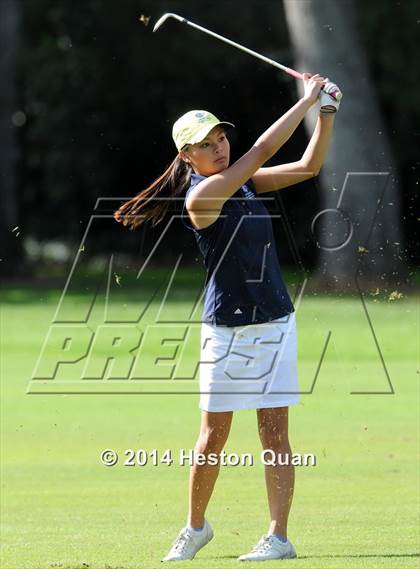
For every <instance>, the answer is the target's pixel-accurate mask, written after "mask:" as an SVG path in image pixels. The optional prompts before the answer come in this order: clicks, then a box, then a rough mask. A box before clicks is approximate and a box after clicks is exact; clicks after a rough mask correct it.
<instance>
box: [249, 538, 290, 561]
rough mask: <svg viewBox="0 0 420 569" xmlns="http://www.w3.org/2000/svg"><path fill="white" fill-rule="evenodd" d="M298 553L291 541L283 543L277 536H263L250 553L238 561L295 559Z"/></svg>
mask: <svg viewBox="0 0 420 569" xmlns="http://www.w3.org/2000/svg"><path fill="white" fill-rule="evenodd" d="M294 557H296V551H295V548H294V547H293V545H292V544H291V543H290V541H289V540H287V541H284V542H283V541H281V540H280V539H278V537H276V536H275V535H263V536H262V538H261V539H260V541H259V542H258V543H257V545H255V546H254V547H253V548H252V550H251V552H250V553H247V554H246V555H241V556H240V557H238V561H268V560H270V559H293V558H294Z"/></svg>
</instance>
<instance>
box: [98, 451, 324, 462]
mask: <svg viewBox="0 0 420 569" xmlns="http://www.w3.org/2000/svg"><path fill="white" fill-rule="evenodd" d="M123 455H124V457H125V460H124V462H123V463H122V464H123V466H147V465H149V466H160V465H162V466H172V465H173V464H174V462H175V460H174V458H173V456H174V453H173V452H172V450H171V449H165V450H158V449H152V450H146V449H143V448H141V449H137V450H133V449H126V450H125V451H124V452H123ZM259 460H260V462H261V463H262V464H264V465H268V466H276V465H280V466H286V465H289V464H291V465H293V466H316V455H314V454H312V453H304V454H301V453H277V452H275V451H274V450H273V449H264V450H262V451H261V452H260V454H259ZM101 462H102V464H104V465H105V466H115V465H116V464H117V463H118V462H119V455H118V453H117V452H116V451H115V450H112V449H106V450H103V451H102V452H101ZM194 464H196V465H203V464H210V465H215V464H220V465H221V466H253V465H254V464H255V459H254V455H253V454H252V453H250V452H246V453H242V454H238V453H234V452H231V453H227V452H226V451H224V450H223V451H222V452H220V453H209V454H207V455H206V454H204V453H201V452H198V451H196V450H195V449H182V448H181V449H179V452H178V465H179V466H192V465H194Z"/></svg>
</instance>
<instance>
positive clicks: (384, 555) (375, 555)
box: [207, 553, 420, 562]
mask: <svg viewBox="0 0 420 569" xmlns="http://www.w3.org/2000/svg"><path fill="white" fill-rule="evenodd" d="M239 555H241V554H238V555H215V556H214V557H207V559H212V560H213V559H214V560H220V559H237V558H238V557H239ZM391 557H396V558H405V557H410V558H416V557H420V553H366V554H363V553H360V554H357V555H350V554H349V555H335V554H331V555H298V556H297V557H296V561H299V560H302V559H370V558H372V559H375V558H378V559H381V558H384V559H387V558H391ZM288 561H289V562H290V561H293V559H288Z"/></svg>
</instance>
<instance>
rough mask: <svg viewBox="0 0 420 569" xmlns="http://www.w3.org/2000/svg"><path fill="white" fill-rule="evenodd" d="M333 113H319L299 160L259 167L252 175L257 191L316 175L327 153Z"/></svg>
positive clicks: (265, 190)
mask: <svg viewBox="0 0 420 569" xmlns="http://www.w3.org/2000/svg"><path fill="white" fill-rule="evenodd" d="M334 117H335V114H330V115H319V117H318V121H317V123H316V127H315V130H314V133H313V135H312V137H311V140H310V141H309V144H308V146H307V148H306V150H305V152H304V154H303V156H302V158H301V159H300V160H298V161H297V162H290V163H289V164H280V165H279V166H272V167H270V168H260V169H259V170H257V171H256V172H255V174H254V175H253V176H252V181H253V182H254V185H255V189H256V191H257V193H259V194H263V193H264V192H271V191H273V190H280V189H282V188H287V187H288V186H293V184H298V183H299V182H304V181H305V180H308V179H309V178H313V177H314V176H318V174H319V171H320V170H321V167H322V164H323V163H324V160H325V157H326V155H327V152H328V149H329V146H330V142H331V136H332V131H333V126H334Z"/></svg>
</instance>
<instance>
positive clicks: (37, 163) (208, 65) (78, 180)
mask: <svg viewBox="0 0 420 569" xmlns="http://www.w3.org/2000/svg"><path fill="white" fill-rule="evenodd" d="M22 8H23V37H22V41H21V52H20V54H19V61H20V64H19V76H18V77H19V79H18V83H19V93H20V104H21V107H22V109H23V110H24V112H25V114H26V116H27V122H26V124H25V126H24V127H22V128H21V129H20V131H21V134H20V145H21V149H22V164H21V168H20V169H19V176H20V182H19V184H20V192H19V195H20V211H21V219H22V222H21V223H22V225H23V226H24V227H25V233H26V235H33V236H36V238H37V239H39V240H47V239H57V238H60V239H64V240H67V241H69V242H70V243H74V242H76V243H77V242H78V241H79V240H80V238H81V235H82V233H83V230H84V228H85V226H86V224H87V221H88V219H89V217H90V215H91V213H92V212H93V208H94V205H95V202H96V200H97V198H99V197H104V196H105V197H121V198H124V197H131V196H133V195H134V194H136V193H137V192H138V191H139V190H141V189H142V188H143V187H145V185H146V184H149V183H150V182H151V181H152V180H153V179H154V178H155V177H157V176H158V175H159V174H160V173H161V172H162V171H163V169H164V168H165V167H166V165H167V164H169V162H170V161H171V160H172V159H173V157H174V156H175V153H176V150H175V147H174V145H173V142H172V139H171V136H170V132H171V125H172V122H173V121H174V120H175V119H176V118H177V117H178V116H179V115H180V114H182V113H183V112H185V111H187V110H189V109H191V108H208V109H209V110H211V111H212V112H214V113H215V114H217V115H219V116H220V117H221V118H225V119H226V120H230V121H232V122H233V123H235V124H236V125H237V128H236V129H235V133H234V134H233V140H232V142H233V149H232V152H233V159H235V158H236V157H237V156H239V155H240V154H241V153H243V152H244V151H245V150H247V148H248V147H249V145H250V144H252V142H253V141H254V140H255V138H256V137H257V136H258V135H259V134H260V133H261V132H262V131H263V130H264V128H265V127H267V126H269V125H270V124H271V122H272V121H273V120H274V119H275V118H277V117H278V116H280V115H281V114H282V113H284V112H285V111H286V110H287V109H288V108H289V107H290V106H291V105H292V104H293V103H294V101H295V100H296V87H295V82H294V79H292V78H290V77H288V76H286V75H285V74H283V73H280V72H278V71H277V70H275V69H274V68H272V67H271V66H269V65H266V64H264V63H263V62H259V61H257V60H255V59H254V58H252V57H250V56H248V55H246V54H244V53H242V52H240V51H237V50H235V49H232V48H230V47H229V46H226V45H225V44H222V43H220V42H218V41H217V40H213V39H212V38H209V37H208V36H206V35H205V34H200V33H199V32H197V31H196V30H192V29H191V28H188V27H187V26H182V25H181V24H179V23H177V22H174V21H168V22H167V24H165V27H164V28H162V29H161V30H159V32H158V33H156V34H153V33H152V26H153V24H154V22H155V21H156V20H157V18H158V17H159V16H160V15H162V14H163V13H164V12H167V11H171V12H175V13H180V14H182V15H184V16H185V17H187V18H189V19H191V20H193V21H195V22H197V23H201V24H202V25H204V26H206V27H209V28H210V29H212V30H214V31H217V32H219V33H221V34H223V35H226V36H228V37H230V38H232V39H233V40H236V41H238V42H239V43H243V44H244V45H247V46H249V47H250V48H253V49H256V50H257V51H260V52H261V53H264V54H266V55H267V56H269V57H272V58H274V59H277V60H278V61H281V62H282V63H284V64H286V65H291V66H292V65H293V54H292V53H291V50H290V44H289V38H288V33H287V27H286V22H285V19H284V15H283V8H282V3H281V2H279V1H274V0H272V1H257V0H252V1H248V2H246V3H243V2H241V1H239V0H234V1H233V0H232V1H223V0H216V1H208V0H202V1H200V2H193V1H192V0H182V1H171V2H168V1H167V2H163V1H161V0H157V1H152V0H145V1H142V2H140V1H135V0H124V1H122V2H112V1H110V0H84V2H83V3H78V4H77V7H76V6H75V3H74V1H73V0H36V1H32V0H26V1H24V2H23V3H22ZM358 10H359V25H360V31H361V37H362V41H363V43H364V45H365V48H366V50H367V52H368V57H369V62H370V65H371V69H372V73H373V78H374V83H375V86H376V88H377V93H378V97H379V99H380V103H381V105H382V108H383V111H384V114H385V119H386V123H387V127H388V129H389V133H390V135H391V140H392V143H393V148H394V151H395V154H396V158H397V161H398V163H399V166H400V172H401V176H402V180H403V187H404V188H405V192H406V196H405V198H404V199H405V201H404V207H405V211H406V216H407V221H406V226H405V229H406V231H407V233H408V234H412V233H413V231H414V229H413V228H414V223H415V221H416V220H415V218H414V217H412V216H411V217H410V213H411V210H410V207H411V201H410V200H411V199H412V190H413V188H414V184H415V181H416V174H417V172H418V166H419V162H418V149H417V155H416V143H417V146H418V132H417V133H416V132H415V130H414V126H413V125H414V124H415V123H416V120H417V124H418V122H419V121H418V119H419V114H420V110H419V107H418V100H419V93H418V89H419V84H418V83H417V85H415V84H414V82H413V81H412V72H414V69H416V68H417V67H418V66H417V63H416V58H417V57H418V55H419V50H418V45H417V44H416V41H417V33H418V19H417V18H418V13H417V12H418V5H417V3H416V2H415V1H414V0H411V1H405V2H401V3H396V4H394V3H389V2H387V3H383V2H382V0H372V1H371V2H370V3H369V4H365V3H362V2H361V0H358ZM142 14H143V15H145V16H149V17H150V21H149V23H148V25H145V23H144V22H140V21H139V17H140V16H141V15H142ZM416 21H417V24H416ZM257 101H258V106H257V105H256V102H257ZM305 143H306V137H305V133H304V129H303V126H300V127H299V129H298V130H297V132H296V135H295V136H294V137H292V139H291V141H289V142H288V143H287V144H286V145H285V146H284V148H282V150H281V153H279V155H278V156H277V157H276V158H277V161H278V162H279V161H280V162H287V161H293V160H296V159H298V158H299V157H300V155H301V154H302V152H303V150H304V148H305ZM316 185H317V182H316V180H315V181H314V180H311V181H308V182H306V183H305V184H302V185H301V188H300V189H299V191H295V192H286V193H284V194H282V196H281V200H282V201H283V203H284V206H285V210H286V211H287V212H288V214H289V212H290V223H291V226H292V228H293V227H294V226H297V227H302V223H306V225H307V226H308V227H309V219H311V217H312V215H313V214H314V212H316V211H317V210H318V198H319V196H318V193H317V191H316V187H317V186H316ZM179 232H180V233H182V234H183V236H184V237H185V230H184V228H183V226H182V225H181V224H180V225H179ZM111 233H112V232H111ZM295 233H297V238H298V246H299V248H300V253H301V255H302V257H303V258H304V260H305V261H307V262H308V263H309V265H311V263H312V264H313V260H314V254H315V247H314V244H313V243H312V241H311V239H310V238H309V232H302V231H299V232H295ZM188 237H189V236H188ZM113 239H115V236H113V237H111V236H110V235H109V236H107V232H105V233H104V234H103V235H102V237H101V238H100V239H98V240H97V247H98V251H101V252H103V251H104V250H105V249H107V248H109V249H112V245H113ZM299 240H300V241H299ZM174 245H176V243H175V244H174ZM282 255H285V256H286V259H288V260H290V259H289V258H288V257H287V255H288V253H287V252H280V257H281V256H282ZM413 255H414V251H413V252H412V256H413Z"/></svg>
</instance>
